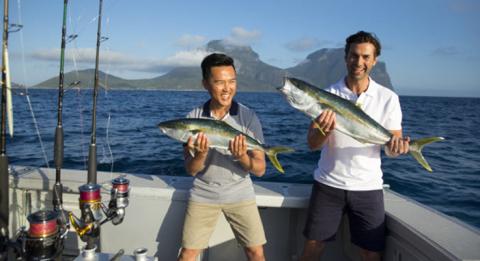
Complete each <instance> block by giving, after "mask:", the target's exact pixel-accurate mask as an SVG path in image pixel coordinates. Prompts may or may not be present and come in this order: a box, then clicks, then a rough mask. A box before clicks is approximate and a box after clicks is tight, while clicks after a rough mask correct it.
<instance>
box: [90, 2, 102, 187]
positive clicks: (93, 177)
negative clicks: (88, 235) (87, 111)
mask: <svg viewBox="0 0 480 261" xmlns="http://www.w3.org/2000/svg"><path fill="white" fill-rule="evenodd" d="M102 3H103V0H99V8H98V27H97V47H96V51H95V76H94V81H93V108H92V134H91V141H90V147H89V150H88V183H89V184H96V183H97V147H96V138H97V137H96V129H97V96H98V64H99V60H100V59H99V57H100V42H101V40H102V37H101V35H102V34H101V29H102Z"/></svg>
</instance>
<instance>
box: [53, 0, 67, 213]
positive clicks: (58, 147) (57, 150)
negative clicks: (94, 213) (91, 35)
mask: <svg viewBox="0 0 480 261" xmlns="http://www.w3.org/2000/svg"><path fill="white" fill-rule="evenodd" d="M67 7H68V0H64V2H63V24H62V41H61V49H60V73H59V76H58V79H59V80H58V120H57V127H56V129H55V143H54V153H53V157H54V162H55V184H54V185H53V210H54V211H56V212H60V211H62V210H61V208H62V205H63V185H62V181H61V171H62V166H63V148H64V140H63V138H64V134H63V122H62V117H63V116H62V110H63V92H64V89H63V82H64V73H63V70H64V64H65V46H66V40H65V36H66V34H67ZM63 221H64V222H66V220H63Z"/></svg>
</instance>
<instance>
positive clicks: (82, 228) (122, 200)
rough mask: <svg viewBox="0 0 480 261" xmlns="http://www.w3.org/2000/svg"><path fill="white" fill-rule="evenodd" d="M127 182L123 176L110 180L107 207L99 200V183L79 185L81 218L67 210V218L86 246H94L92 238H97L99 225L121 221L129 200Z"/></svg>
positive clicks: (128, 182)
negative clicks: (110, 186)
mask: <svg viewBox="0 0 480 261" xmlns="http://www.w3.org/2000/svg"><path fill="white" fill-rule="evenodd" d="M129 184H130V181H129V180H128V179H126V178H123V177H119V178H116V179H114V180H112V189H111V191H110V196H111V198H110V202H109V204H108V207H106V206H105V205H104V204H103V203H102V202H101V194H100V189H101V186H100V185H98V184H84V185H82V186H80V187H79V191H80V198H79V204H80V211H81V213H82V214H81V218H80V219H79V218H77V217H76V216H75V215H74V214H73V213H72V212H69V219H70V223H71V224H72V226H73V228H74V229H75V231H76V232H77V234H78V235H79V236H80V239H81V240H82V241H84V242H87V248H88V245H90V247H94V245H95V244H94V242H92V240H93V239H95V238H98V236H99V234H100V229H99V228H100V226H101V225H103V224H105V223H106V222H108V221H112V224H114V225H118V224H120V223H122V221H123V218H124V217H125V208H126V207H127V206H128V202H129V201H128V193H129ZM104 217H105V218H104Z"/></svg>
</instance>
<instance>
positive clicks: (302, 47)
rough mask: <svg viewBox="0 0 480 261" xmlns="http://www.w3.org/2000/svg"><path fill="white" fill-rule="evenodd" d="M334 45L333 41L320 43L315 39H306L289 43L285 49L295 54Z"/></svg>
mask: <svg viewBox="0 0 480 261" xmlns="http://www.w3.org/2000/svg"><path fill="white" fill-rule="evenodd" d="M332 44H333V42H331V41H320V40H318V39H316V38H313V37H304V38H301V39H297V40H294V41H291V42H289V43H287V44H286V45H285V47H286V48H287V49H288V50H290V51H293V52H306V51H311V50H313V49H316V48H320V47H324V46H328V45H332Z"/></svg>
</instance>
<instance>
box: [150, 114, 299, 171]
mask: <svg viewBox="0 0 480 261" xmlns="http://www.w3.org/2000/svg"><path fill="white" fill-rule="evenodd" d="M158 127H159V128H160V130H161V131H162V132H163V133H165V134H166V135H167V136H169V137H170V138H173V139H175V140H178V141H181V142H187V140H188V138H189V137H190V136H193V137H196V134H198V133H199V132H203V133H204V134H206V135H207V138H208V142H209V144H210V147H212V148H219V149H228V143H229V141H230V140H232V139H233V138H235V136H237V135H239V134H242V135H243V136H245V138H246V139H245V140H246V142H247V149H249V150H252V149H256V150H261V151H263V152H265V153H266V154H267V156H268V158H269V159H270V161H271V162H272V164H273V166H274V167H275V168H276V169H277V170H278V171H279V172H281V173H285V171H284V170H283V168H282V166H281V165H280V162H278V159H277V154H278V153H286V152H293V151H294V150H293V149H291V148H288V147H283V146H275V147H271V146H267V145H265V144H262V143H261V142H260V141H258V140H257V139H254V138H252V137H250V136H249V135H247V134H245V133H243V132H241V131H238V130H237V129H235V128H233V127H232V126H230V125H228V124H227V123H225V122H224V121H219V120H212V119H195V118H185V119H177V120H170V121H164V122H161V123H159V124H158Z"/></svg>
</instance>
